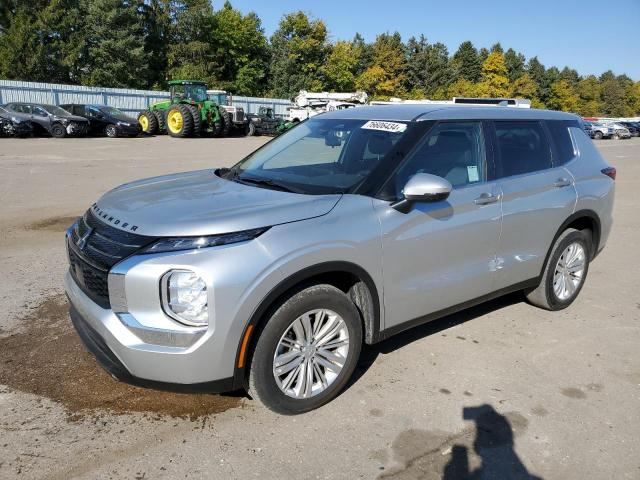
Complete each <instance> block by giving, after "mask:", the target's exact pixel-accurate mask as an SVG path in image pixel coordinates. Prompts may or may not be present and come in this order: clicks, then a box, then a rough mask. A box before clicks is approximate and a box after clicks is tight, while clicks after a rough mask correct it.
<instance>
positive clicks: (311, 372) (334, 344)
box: [273, 309, 349, 399]
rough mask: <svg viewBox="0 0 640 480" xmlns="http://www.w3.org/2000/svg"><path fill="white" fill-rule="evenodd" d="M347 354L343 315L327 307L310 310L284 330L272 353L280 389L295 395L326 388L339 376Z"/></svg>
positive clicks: (275, 375)
mask: <svg viewBox="0 0 640 480" xmlns="http://www.w3.org/2000/svg"><path fill="white" fill-rule="evenodd" d="M348 354H349V330H348V328H347V324H346V322H345V321H344V319H343V318H342V317H341V316H340V315H338V314H337V313H335V312H334V311H331V310H327V309H315V310H310V311H308V312H306V313H304V314H302V315H300V316H299V317H298V318H296V319H295V320H294V321H293V322H292V323H291V325H289V327H288V328H287V329H286V330H285V332H284V334H283V335H282V337H281V338H280V341H279V342H278V346H277V347H276V351H275V354H274V356H273V376H274V378H275V380H276V384H277V385H278V387H279V388H280V390H281V391H282V392H283V393H284V394H285V395H287V396H289V397H292V398H295V399H305V398H310V397H313V396H315V395H318V394H319V393H321V392H323V391H325V390H326V389H327V388H328V387H329V386H330V385H331V384H332V383H333V382H334V381H335V380H336V378H337V377H338V376H339V374H340V372H341V371H342V368H343V367H344V365H345V362H346V360H347V356H348Z"/></svg>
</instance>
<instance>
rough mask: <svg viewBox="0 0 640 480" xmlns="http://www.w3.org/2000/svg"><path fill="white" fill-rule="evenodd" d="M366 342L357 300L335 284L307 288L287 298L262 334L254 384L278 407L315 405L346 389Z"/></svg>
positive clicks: (287, 410) (254, 390) (299, 409)
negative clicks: (352, 299)
mask: <svg viewBox="0 0 640 480" xmlns="http://www.w3.org/2000/svg"><path fill="white" fill-rule="evenodd" d="M361 348H362V323H361V321H360V315H359V313H358V310H357V309H356V307H355V305H354V304H353V302H351V300H350V299H349V298H348V297H347V296H346V295H345V294H344V293H343V292H342V291H340V290H338V289H337V288H335V287H333V286H331V285H315V286H312V287H309V288H306V289H304V290H302V291H300V292H298V293H296V294H294V295H292V296H291V297H290V298H289V299H288V300H286V301H285V302H284V303H283V304H282V305H281V306H280V307H279V308H278V309H277V310H276V311H275V313H273V315H272V316H271V318H270V319H269V321H268V323H267V325H266V326H265V328H264V330H263V331H262V333H261V334H260V337H259V338H258V340H257V342H256V346H255V351H254V354H253V358H252V361H251V369H250V374H249V390H250V392H251V394H253V395H254V396H255V397H256V398H258V399H259V400H260V401H261V402H262V403H263V404H264V405H265V406H266V407H267V408H269V409H270V410H273V411H275V412H278V413H282V414H286V415H292V414H298V413H303V412H307V411H309V410H313V409H315V408H318V407H320V406H322V405H324V404H325V403H327V402H329V401H330V400H332V399H333V398H335V397H336V396H337V395H338V394H339V393H340V391H341V390H342V388H343V387H344V386H345V385H346V383H347V382H348V381H349V378H350V377H351V374H352V373H353V371H354V369H355V367H356V365H357V362H358V357H359V355H360V350H361Z"/></svg>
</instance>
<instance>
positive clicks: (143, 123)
mask: <svg viewBox="0 0 640 480" xmlns="http://www.w3.org/2000/svg"><path fill="white" fill-rule="evenodd" d="M138 123H139V124H140V128H141V129H142V133H145V134H147V135H155V134H156V133H157V132H158V120H157V119H156V116H155V112H152V111H151V110H145V111H144V112H142V113H140V115H138Z"/></svg>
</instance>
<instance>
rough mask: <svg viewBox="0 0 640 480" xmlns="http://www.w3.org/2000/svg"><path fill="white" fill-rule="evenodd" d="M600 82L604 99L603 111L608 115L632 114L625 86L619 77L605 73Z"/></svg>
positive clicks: (622, 115) (623, 115)
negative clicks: (612, 76)
mask: <svg viewBox="0 0 640 480" xmlns="http://www.w3.org/2000/svg"><path fill="white" fill-rule="evenodd" d="M601 78H604V80H601V82H600V88H601V90H600V98H601V99H602V113H603V114H604V115H605V116H608V117H626V116H627V115H630V114H632V113H631V109H629V108H628V106H627V102H626V98H625V88H624V86H623V85H622V84H621V83H620V82H619V81H618V79H617V78H615V77H614V78H611V77H609V76H607V75H606V74H605V75H603V76H602V77H601Z"/></svg>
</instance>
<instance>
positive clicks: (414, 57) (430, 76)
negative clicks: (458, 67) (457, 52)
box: [407, 36, 455, 98]
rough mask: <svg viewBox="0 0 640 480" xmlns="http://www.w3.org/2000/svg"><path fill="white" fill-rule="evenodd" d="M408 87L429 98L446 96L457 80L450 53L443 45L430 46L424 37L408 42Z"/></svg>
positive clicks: (411, 39)
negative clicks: (421, 92)
mask: <svg viewBox="0 0 640 480" xmlns="http://www.w3.org/2000/svg"><path fill="white" fill-rule="evenodd" d="M407 49H408V52H409V56H408V61H407V85H408V86H409V89H411V88H418V89H420V90H423V91H424V92H425V93H426V94H427V96H428V97H431V98H436V97H438V98H440V97H443V96H445V94H446V88H447V87H448V86H449V85H451V83H453V81H454V79H455V70H454V68H453V64H452V63H451V62H450V61H449V52H448V51H447V47H446V46H445V45H444V44H442V43H435V44H429V43H428V42H427V40H426V39H425V38H424V36H421V37H420V39H418V40H416V39H415V38H413V37H412V38H410V39H409V41H408V42H407Z"/></svg>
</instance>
